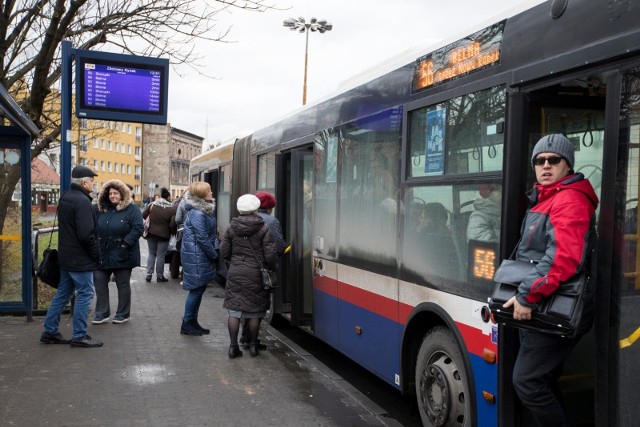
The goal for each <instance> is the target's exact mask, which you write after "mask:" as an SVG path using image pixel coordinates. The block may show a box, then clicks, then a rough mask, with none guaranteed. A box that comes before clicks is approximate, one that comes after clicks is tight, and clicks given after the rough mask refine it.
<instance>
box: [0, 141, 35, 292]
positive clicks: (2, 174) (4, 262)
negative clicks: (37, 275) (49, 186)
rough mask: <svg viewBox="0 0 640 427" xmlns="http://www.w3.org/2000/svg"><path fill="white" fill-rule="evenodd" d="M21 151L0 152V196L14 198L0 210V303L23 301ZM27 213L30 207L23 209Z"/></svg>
mask: <svg viewBox="0 0 640 427" xmlns="http://www.w3.org/2000/svg"><path fill="white" fill-rule="evenodd" d="M21 156H22V151H21V150H20V149H17V148H0V193H2V194H13V196H12V197H11V202H9V206H7V207H6V209H2V210H0V226H1V227H2V229H1V230H2V231H1V233H0V260H1V261H0V302H7V301H22V300H23V298H22V292H23V286H22V256H23V254H22V209H23V206H22V186H21V180H18V182H17V183H16V182H15V181H14V178H13V177H15V176H20V174H21V165H20V162H21ZM26 208H27V209H30V206H27V207H26Z"/></svg>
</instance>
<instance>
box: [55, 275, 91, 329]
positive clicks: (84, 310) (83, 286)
mask: <svg viewBox="0 0 640 427" xmlns="http://www.w3.org/2000/svg"><path fill="white" fill-rule="evenodd" d="M74 290H75V291H76V293H77V296H76V302H75V304H74V306H73V336H72V337H71V339H80V338H82V337H84V336H85V335H87V317H88V316H89V309H90V308H91V302H92V301H93V295H94V293H95V290H94V288H93V271H66V270H64V269H62V268H61V269H60V285H59V286H58V290H57V291H56V294H55V295H54V296H53V300H51V305H50V306H49V310H48V311H47V317H45V319H44V330H45V331H47V332H49V333H51V334H55V333H56V332H58V326H59V325H60V316H61V315H62V311H63V310H64V307H65V306H66V305H67V304H68V303H69V300H70V299H71V297H72V296H73V291H74Z"/></svg>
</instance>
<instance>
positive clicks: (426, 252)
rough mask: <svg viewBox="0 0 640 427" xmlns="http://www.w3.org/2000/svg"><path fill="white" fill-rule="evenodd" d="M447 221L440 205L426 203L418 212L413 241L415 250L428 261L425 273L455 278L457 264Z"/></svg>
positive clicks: (447, 217) (446, 215) (445, 213)
mask: <svg viewBox="0 0 640 427" xmlns="http://www.w3.org/2000/svg"><path fill="white" fill-rule="evenodd" d="M448 221H449V212H448V211H447V209H446V208H445V207H444V206H443V205H442V203H437V202H432V203H426V204H425V205H424V206H422V209H421V210H420V211H419V216H418V218H417V225H416V230H415V231H416V232H415V239H416V250H418V251H419V253H421V254H423V256H424V257H425V258H426V259H428V262H427V263H426V264H427V265H428V268H427V273H428V274H433V275H436V276H440V277H448V278H449V277H455V274H456V271H455V270H456V269H457V267H458V262H457V255H456V248H455V246H454V244H453V238H452V237H451V230H450V229H449V227H448V226H447V223H448Z"/></svg>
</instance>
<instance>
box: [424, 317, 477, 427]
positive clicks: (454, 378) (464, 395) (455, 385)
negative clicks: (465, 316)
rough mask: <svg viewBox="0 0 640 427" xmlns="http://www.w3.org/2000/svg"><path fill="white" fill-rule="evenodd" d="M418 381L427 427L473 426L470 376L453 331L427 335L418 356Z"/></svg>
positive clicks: (447, 330) (431, 331)
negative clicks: (471, 423)
mask: <svg viewBox="0 0 640 427" xmlns="http://www.w3.org/2000/svg"><path fill="white" fill-rule="evenodd" d="M415 380H416V397H417V402H418V410H419V412H420V418H421V419H422V424H423V425H425V426H433V427H450V426H462V425H470V422H471V417H470V414H471V404H472V402H471V400H470V392H469V381H468V376H467V372H466V370H465V365H464V360H463V357H462V353H461V352H460V348H459V347H458V345H457V343H456V340H455V339H454V336H453V333H452V332H451V331H450V330H449V329H447V328H445V327H442V326H437V327H435V328H433V329H431V330H430V331H429V332H428V333H427V334H426V335H425V337H424V340H423V341H422V344H421V345H420V351H419V352H418V358H417V361H416V377H415Z"/></svg>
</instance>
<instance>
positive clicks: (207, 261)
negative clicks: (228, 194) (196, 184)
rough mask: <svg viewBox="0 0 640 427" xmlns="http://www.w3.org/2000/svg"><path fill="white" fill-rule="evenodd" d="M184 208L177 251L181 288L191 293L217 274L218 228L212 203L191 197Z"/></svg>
mask: <svg viewBox="0 0 640 427" xmlns="http://www.w3.org/2000/svg"><path fill="white" fill-rule="evenodd" d="M154 209H155V208H154ZM184 209H185V212H186V215H185V220H184V228H183V230H182V246H181V249H180V257H181V260H182V278H183V280H182V287H183V288H184V289H186V290H191V289H197V288H200V287H202V286H206V285H207V283H209V282H210V281H212V280H213V278H214V277H215V275H216V260H217V259H218V252H217V249H218V238H217V228H218V226H217V224H216V217H215V215H214V212H213V205H212V204H211V203H208V202H206V201H205V200H202V199H200V198H198V197H195V196H190V197H189V199H188V200H187V202H186V203H185V204H184Z"/></svg>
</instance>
